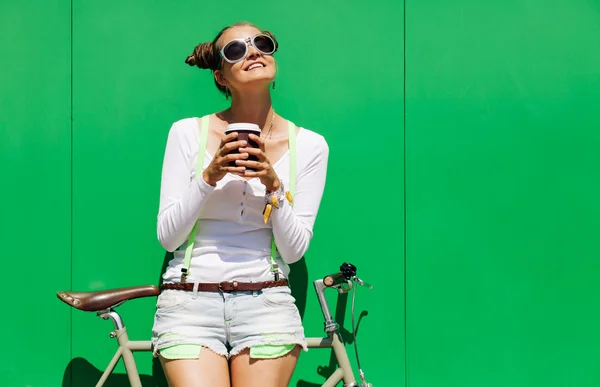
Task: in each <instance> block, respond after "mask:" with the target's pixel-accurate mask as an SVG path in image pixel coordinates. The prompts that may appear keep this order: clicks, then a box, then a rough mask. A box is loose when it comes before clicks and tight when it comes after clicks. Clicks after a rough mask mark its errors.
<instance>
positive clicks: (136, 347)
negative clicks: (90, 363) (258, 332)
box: [96, 279, 358, 387]
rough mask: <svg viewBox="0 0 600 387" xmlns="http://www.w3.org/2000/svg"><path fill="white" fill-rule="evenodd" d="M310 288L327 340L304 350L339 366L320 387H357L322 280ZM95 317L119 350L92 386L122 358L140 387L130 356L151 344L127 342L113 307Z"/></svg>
mask: <svg viewBox="0 0 600 387" xmlns="http://www.w3.org/2000/svg"><path fill="white" fill-rule="evenodd" d="M313 284H314V287H315V291H316V293H317V298H318V299H319V304H321V311H322V312H323V317H324V318H325V332H326V333H327V337H324V338H321V337H317V338H312V337H311V338H307V339H306V340H307V344H308V348H330V349H332V350H333V352H334V355H335V358H336V359H337V363H338V366H339V368H337V369H336V370H335V371H334V372H333V374H331V376H330V377H329V378H328V379H327V380H326V381H325V383H323V385H322V387H335V386H336V385H337V384H338V383H339V382H340V381H342V380H343V381H344V387H358V384H357V382H356V379H355V378H354V374H353V373H352V366H351V365H350V360H349V359H348V354H347V352H346V348H345V347H344V342H343V340H342V338H341V334H340V332H339V325H338V324H337V322H336V321H335V320H334V319H333V317H332V315H331V312H330V311H329V305H328V304H327V299H326V298H325V294H324V291H325V289H326V288H327V286H325V285H324V284H323V280H322V279H319V280H316V281H314V282H313ZM346 285H347V287H344V286H342V285H337V286H331V287H330V288H332V289H336V290H337V291H338V293H340V294H342V293H346V292H348V291H349V290H350V289H351V288H352V286H353V285H352V282H351V281H347V282H346ZM116 306H118V305H116ZM116 306H115V307H116ZM97 314H98V317H101V318H102V319H104V320H108V319H109V318H110V319H112V321H113V324H114V326H115V330H114V331H113V332H111V333H110V337H111V338H116V339H117V342H118V343H119V348H118V349H117V352H116V353H115V354H114V356H113V358H112V360H111V361H110V363H109V364H108V366H107V367H106V370H105V371H104V373H103V374H102V377H101V378H100V380H99V381H98V384H96V387H102V386H104V383H105V382H106V380H107V379H108V377H109V376H110V374H111V373H112V372H113V370H114V368H115V366H116V365H117V363H118V362H119V359H121V358H123V363H124V364H125V370H126V372H127V377H128V378H129V383H130V384H131V387H142V382H141V380H140V375H139V373H138V370H137V366H136V363H135V359H134V357H133V352H148V351H152V342H151V341H149V340H148V341H130V340H129V336H128V335H127V328H126V327H125V325H124V323H123V320H122V318H121V316H120V315H119V314H118V313H117V312H116V311H115V310H114V307H113V308H110V309H107V310H105V311H102V312H97Z"/></svg>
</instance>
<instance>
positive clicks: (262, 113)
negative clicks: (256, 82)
mask: <svg viewBox="0 0 600 387" xmlns="http://www.w3.org/2000/svg"><path fill="white" fill-rule="evenodd" d="M271 108H272V105H271V93H270V92H269V89H268V88H266V89H264V90H261V91H257V92H255V93H248V92H245V93H243V94H242V93H234V94H232V96H231V108H230V110H231V113H232V117H235V121H236V122H249V123H252V124H256V125H258V126H259V127H261V128H265V127H267V126H268V125H269V123H270V122H271Z"/></svg>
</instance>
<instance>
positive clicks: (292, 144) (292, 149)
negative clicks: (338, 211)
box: [271, 122, 296, 281]
mask: <svg viewBox="0 0 600 387" xmlns="http://www.w3.org/2000/svg"><path fill="white" fill-rule="evenodd" d="M288 150H289V156H290V193H291V194H292V197H294V195H295V194H296V126H295V125H294V124H292V123H291V122H288ZM292 203H293V202H292ZM290 205H291V204H290ZM271 272H272V273H273V275H274V276H275V280H276V281H277V280H278V279H279V267H278V266H277V246H276V245H275V236H273V238H271Z"/></svg>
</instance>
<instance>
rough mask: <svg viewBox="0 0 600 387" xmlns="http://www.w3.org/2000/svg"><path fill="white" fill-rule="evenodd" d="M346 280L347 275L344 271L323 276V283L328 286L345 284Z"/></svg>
mask: <svg viewBox="0 0 600 387" xmlns="http://www.w3.org/2000/svg"><path fill="white" fill-rule="evenodd" d="M346 281H347V279H346V276H345V275H344V273H342V272H339V273H335V274H329V275H328V276H325V278H323V284H324V285H325V286H327V287H329V286H335V285H339V284H343V283H344V282H346Z"/></svg>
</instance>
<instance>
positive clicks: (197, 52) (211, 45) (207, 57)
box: [185, 22, 278, 94]
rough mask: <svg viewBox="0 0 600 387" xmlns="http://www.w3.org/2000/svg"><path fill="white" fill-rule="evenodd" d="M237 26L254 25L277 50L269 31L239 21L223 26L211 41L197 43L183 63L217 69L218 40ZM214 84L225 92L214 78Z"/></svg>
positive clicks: (273, 37) (219, 59)
mask: <svg viewBox="0 0 600 387" xmlns="http://www.w3.org/2000/svg"><path fill="white" fill-rule="evenodd" d="M239 26H250V27H254V28H256V29H257V30H259V31H261V32H262V33H263V34H265V35H268V36H270V37H271V38H272V39H273V41H274V42H275V51H277V47H278V43H277V39H275V36H274V35H273V34H272V33H271V32H269V31H264V30H261V29H260V28H258V27H257V26H256V25H254V24H252V23H248V22H240V23H236V24H232V25H230V26H227V27H225V28H223V29H222V30H221V31H220V32H219V33H218V34H217V36H216V37H215V38H214V40H213V41H212V42H206V43H200V44H199V45H197V46H196V48H194V52H192V53H191V54H190V55H189V56H188V57H187V58H186V60H185V63H187V64H188V65H190V66H198V67H200V68H201V69H210V70H211V71H213V72H214V71H216V70H218V69H219V67H220V64H221V60H222V59H221V53H220V51H221V48H222V47H221V42H219V40H220V39H221V36H222V35H223V34H224V33H225V31H227V30H228V29H230V28H233V27H239ZM215 85H216V86H217V89H219V90H220V91H221V93H223V94H226V88H225V86H222V85H220V84H219V83H218V82H217V80H216V79H215Z"/></svg>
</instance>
